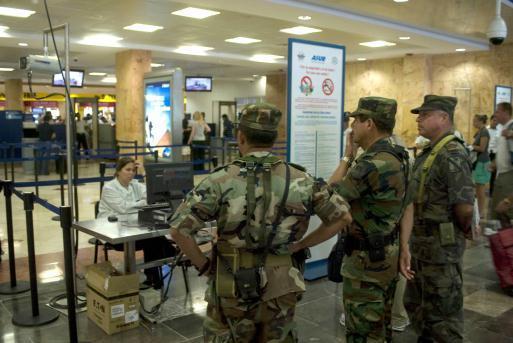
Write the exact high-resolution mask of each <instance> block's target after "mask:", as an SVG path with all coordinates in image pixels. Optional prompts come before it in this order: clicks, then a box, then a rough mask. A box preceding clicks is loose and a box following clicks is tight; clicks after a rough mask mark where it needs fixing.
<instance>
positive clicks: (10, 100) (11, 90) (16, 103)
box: [5, 79, 25, 111]
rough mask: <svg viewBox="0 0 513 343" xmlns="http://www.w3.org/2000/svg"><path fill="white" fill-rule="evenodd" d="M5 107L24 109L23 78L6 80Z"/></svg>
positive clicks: (8, 108) (7, 108)
mask: <svg viewBox="0 0 513 343" xmlns="http://www.w3.org/2000/svg"><path fill="white" fill-rule="evenodd" d="M5 109H6V110H20V111H23V110H24V109H25V108H24V106H23V83H22V81H21V79H10V80H5Z"/></svg>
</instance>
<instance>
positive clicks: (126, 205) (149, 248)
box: [98, 157, 176, 289]
mask: <svg viewBox="0 0 513 343" xmlns="http://www.w3.org/2000/svg"><path fill="white" fill-rule="evenodd" d="M135 171H136V162H135V160H134V159H133V158H131V157H122V158H120V159H119V160H118V162H117V164H116V172H115V174H114V179H112V180H111V181H109V182H107V183H106V184H105V186H103V190H102V197H101V199H100V206H99V211H98V218H108V217H109V216H115V217H117V218H118V219H119V220H120V221H123V219H126V220H127V221H131V220H132V219H133V220H137V212H138V207H140V206H144V205H146V186H145V185H144V184H142V183H140V182H139V181H137V180H134V176H135ZM113 246H114V249H115V250H118V251H122V250H123V244H114V245H113ZM135 249H136V250H141V249H142V250H143V252H144V262H151V261H155V260H159V259H162V258H165V257H171V256H174V255H175V254H176V249H175V248H174V247H173V246H172V245H171V243H170V242H169V241H168V240H167V239H166V238H165V237H154V238H148V239H143V240H140V241H137V242H136V243H135ZM144 274H145V275H146V281H145V282H144V283H145V284H146V285H148V286H151V287H153V288H155V289H160V288H161V287H162V284H163V283H162V277H161V275H160V272H159V269H158V267H152V268H148V269H145V270H144Z"/></svg>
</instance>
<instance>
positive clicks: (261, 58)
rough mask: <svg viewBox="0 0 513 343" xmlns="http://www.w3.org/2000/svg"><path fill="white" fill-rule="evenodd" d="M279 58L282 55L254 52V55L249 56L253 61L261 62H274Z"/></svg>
mask: <svg viewBox="0 0 513 343" xmlns="http://www.w3.org/2000/svg"><path fill="white" fill-rule="evenodd" d="M280 58H283V56H278V55H266V54H256V55H253V56H251V58H250V59H249V60H250V61H253V62H262V63H276V62H278V61H276V60H277V59H280Z"/></svg>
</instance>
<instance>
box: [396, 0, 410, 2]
mask: <svg viewBox="0 0 513 343" xmlns="http://www.w3.org/2000/svg"><path fill="white" fill-rule="evenodd" d="M394 2H408V0H394Z"/></svg>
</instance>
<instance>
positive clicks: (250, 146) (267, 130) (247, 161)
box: [171, 104, 351, 343]
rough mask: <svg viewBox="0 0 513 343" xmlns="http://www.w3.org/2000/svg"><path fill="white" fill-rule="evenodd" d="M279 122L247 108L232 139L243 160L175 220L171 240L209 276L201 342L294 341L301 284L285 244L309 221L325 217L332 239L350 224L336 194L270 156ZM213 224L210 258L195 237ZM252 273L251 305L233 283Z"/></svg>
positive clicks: (219, 172) (261, 108)
mask: <svg viewBox="0 0 513 343" xmlns="http://www.w3.org/2000/svg"><path fill="white" fill-rule="evenodd" d="M280 118H281V112H280V111H279V110H278V109H276V108H275V107H272V106H270V105H265V104H259V105H249V106H247V107H246V108H245V109H244V110H243V111H242V115H241V118H240V125H239V131H238V133H237V142H238V145H239V150H240V152H241V154H242V157H241V158H240V159H239V160H237V161H234V162H233V163H231V164H229V165H226V166H224V167H221V168H218V169H216V170H215V171H213V172H212V173H211V174H210V175H209V176H208V177H207V178H206V179H205V180H203V181H202V182H201V183H200V184H199V185H198V186H196V187H195V189H194V190H193V191H192V192H191V193H189V194H188V195H187V197H186V199H185V201H184V202H183V203H182V205H181V206H180V207H179V208H178V209H177V211H176V213H175V215H174V217H173V218H172V221H171V234H172V237H173V239H174V240H175V241H176V242H177V243H178V245H179V246H180V248H181V249H182V250H183V251H184V252H185V254H186V255H187V256H189V258H190V259H191V261H192V263H193V264H194V265H196V266H197V267H198V269H199V270H200V274H202V273H204V274H208V275H209V281H208V285H209V287H208V290H207V292H206V300H207V302H208V307H207V318H206V319H205V322H204V339H205V342H237V343H239V342H294V341H297V338H296V334H295V329H294V321H293V317H294V310H295V305H296V302H297V296H298V295H299V294H301V293H302V292H304V291H305V284H304V280H303V276H302V274H301V272H300V271H299V270H298V268H296V265H295V264H294V263H293V260H292V259H291V251H290V250H289V245H290V243H291V242H293V241H296V240H299V239H301V237H302V236H303V235H304V234H305V232H306V230H307V228H308V223H309V218H310V216H311V215H314V214H317V215H318V216H319V217H320V218H321V219H322V221H323V222H324V223H325V228H326V232H328V233H329V234H330V235H335V234H336V233H337V232H338V231H339V230H340V228H341V227H343V226H344V225H347V224H348V223H349V222H350V221H351V216H350V215H349V214H348V205H347V203H346V202H345V201H344V200H343V198H342V197H341V196H339V195H338V194H336V193H334V192H333V191H332V190H331V189H330V188H329V187H328V186H327V185H326V184H325V183H323V182H321V181H317V180H315V179H314V178H313V177H312V176H310V175H309V174H307V173H306V172H305V170H304V169H303V168H301V167H300V166H297V165H293V164H286V163H284V162H283V161H282V160H280V159H279V158H277V157H275V156H273V155H272V152H271V148H272V146H273V144H274V142H275V139H276V137H277V128H278V123H279V121H280ZM287 179H288V181H287ZM251 180H253V181H251ZM266 188H267V190H266ZM287 193H288V194H287ZM211 220H216V221H217V230H218V241H217V243H216V248H215V250H216V251H217V257H212V260H210V259H208V258H207V257H205V256H204V255H203V254H201V252H200V250H199V248H198V246H197V245H196V243H195V241H194V240H193V239H192V237H193V236H194V235H195V233H196V232H197V231H198V230H199V229H201V228H203V227H204V222H205V221H211ZM266 252H267V255H266V257H265V258H264V260H265V263H264V264H263V265H262V264H260V263H261V262H262V256H264V255H265V253H266ZM254 268H257V270H258V275H259V277H258V279H259V280H258V281H259V284H260V286H261V289H260V293H259V294H257V296H256V297H252V298H251V299H250V300H248V298H249V297H248V296H245V295H244V294H246V293H247V289H246V288H245V287H249V286H248V285H250V284H251V282H249V281H248V282H247V283H243V284H242V285H240V286H239V285H238V284H237V283H236V282H235V280H236V279H242V278H245V277H247V276H248V274H247V273H246V272H247V271H248V270H249V271H252V270H254ZM242 273H246V274H244V275H243V274H242ZM252 275H254V274H252ZM249 288H251V287H249ZM250 293H251V290H250Z"/></svg>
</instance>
